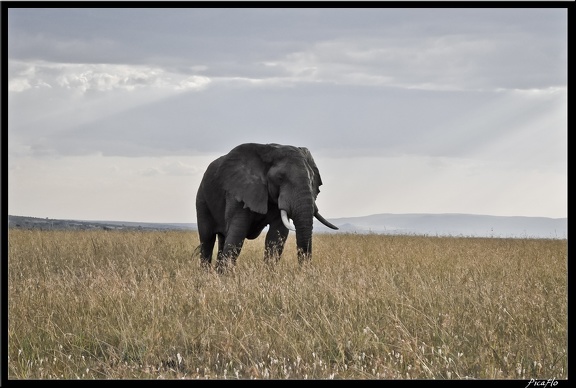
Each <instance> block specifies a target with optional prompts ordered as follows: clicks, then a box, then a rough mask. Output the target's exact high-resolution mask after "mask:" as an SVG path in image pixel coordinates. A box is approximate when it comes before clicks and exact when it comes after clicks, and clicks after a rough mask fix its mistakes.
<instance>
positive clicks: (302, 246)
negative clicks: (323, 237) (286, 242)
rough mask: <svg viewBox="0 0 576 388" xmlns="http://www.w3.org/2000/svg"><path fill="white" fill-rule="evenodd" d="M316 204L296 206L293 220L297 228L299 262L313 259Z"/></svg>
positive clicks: (311, 202)
mask: <svg viewBox="0 0 576 388" xmlns="http://www.w3.org/2000/svg"><path fill="white" fill-rule="evenodd" d="M314 209H315V206H314V202H313V201H310V203H306V202H304V203H298V204H297V205H295V206H294V209H293V212H292V219H293V220H294V226H295V227H296V246H297V248H298V262H299V263H302V262H304V261H307V260H310V259H311V257H312V221H313V219H314Z"/></svg>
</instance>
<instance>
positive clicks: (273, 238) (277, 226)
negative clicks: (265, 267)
mask: <svg viewBox="0 0 576 388" xmlns="http://www.w3.org/2000/svg"><path fill="white" fill-rule="evenodd" d="M287 237H288V229H287V228H286V227H285V226H284V224H282V221H278V222H275V223H272V224H270V229H269V230H268V233H266V247H265V250H264V261H265V262H266V263H272V264H273V263H276V262H278V260H280V256H282V251H284V244H285V243H286V238H287Z"/></svg>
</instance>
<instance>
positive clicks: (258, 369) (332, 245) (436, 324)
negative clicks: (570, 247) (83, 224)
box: [7, 229, 568, 379]
mask: <svg viewBox="0 0 576 388" xmlns="http://www.w3.org/2000/svg"><path fill="white" fill-rule="evenodd" d="M197 245H198V238H197V234H196V233H195V232H183V231H169V232H147V231H32V230H20V229H11V230H10V231H9V233H8V276H7V277H8V364H7V365H8V370H7V373H8V379H182V378H183V379H197V378H198V379H251V378H255V379H332V378H334V379H530V378H535V379H549V378H555V379H567V378H568V369H567V365H568V354H567V340H568V338H567V337H568V322H567V320H568V318H567V314H568V313H567V307H568V296H567V286H568V280H567V260H568V257H567V240H565V239H562V240H556V239H530V238H526V239H500V238H473V237H426V236H382V235H353V234H338V235H328V234H316V235H314V257H313V259H312V262H311V263H308V264H307V265H304V266H299V265H298V263H297V260H296V248H295V242H294V235H293V234H291V236H290V237H289V240H288V243H287V247H286V249H285V252H284V255H283V257H282V259H281V260H280V262H279V263H278V264H277V265H275V266H273V267H270V266H267V265H266V264H264V263H263V260H262V256H263V245H264V242H263V236H261V237H260V238H259V239H257V240H255V241H247V242H246V244H245V245H244V248H243V250H242V253H241V255H240V257H239V258H238V263H237V266H236V268H235V270H234V271H233V272H231V273H228V274H225V275H218V274H215V273H210V272H206V271H203V270H202V269H201V268H200V265H199V258H198V257H193V253H194V249H195V247H196V246H197Z"/></svg>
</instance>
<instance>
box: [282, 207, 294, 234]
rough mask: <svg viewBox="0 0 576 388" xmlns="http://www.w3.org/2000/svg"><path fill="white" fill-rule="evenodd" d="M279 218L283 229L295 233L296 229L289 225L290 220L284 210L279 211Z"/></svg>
mask: <svg viewBox="0 0 576 388" xmlns="http://www.w3.org/2000/svg"><path fill="white" fill-rule="evenodd" d="M280 217H282V223H283V224H284V226H285V227H287V228H288V229H289V230H292V231H294V232H295V231H296V228H295V227H294V226H293V225H292V224H291V223H290V220H289V219H288V213H286V210H284V209H282V210H280Z"/></svg>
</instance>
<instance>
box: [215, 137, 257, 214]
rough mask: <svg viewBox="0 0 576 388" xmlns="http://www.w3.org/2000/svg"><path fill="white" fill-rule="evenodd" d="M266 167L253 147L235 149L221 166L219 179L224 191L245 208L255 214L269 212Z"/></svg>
mask: <svg viewBox="0 0 576 388" xmlns="http://www.w3.org/2000/svg"><path fill="white" fill-rule="evenodd" d="M264 168H265V165H264V163H262V161H261V159H260V157H259V156H258V153H257V152H256V150H255V149H253V147H252V145H250V144H246V145H241V146H238V147H236V148H234V149H233V150H232V151H230V152H229V153H228V155H226V157H225V158H224V161H223V162H222V164H221V165H220V172H219V178H220V179H221V183H222V187H223V188H224V190H225V191H226V192H227V193H229V194H231V195H232V196H233V197H234V199H236V201H238V202H243V203H244V208H249V209H250V210H252V211H253V212H256V213H260V214H266V212H268V186H267V181H266V174H265V173H264Z"/></svg>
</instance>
